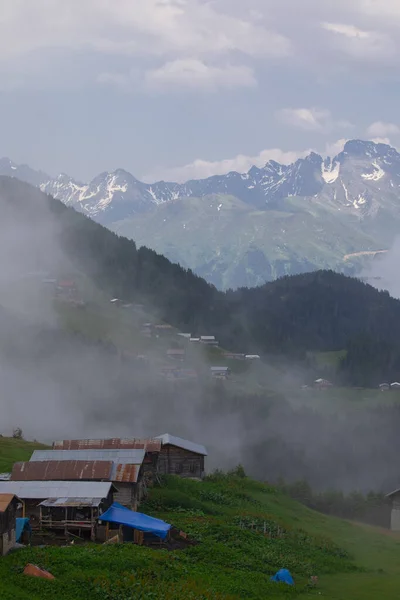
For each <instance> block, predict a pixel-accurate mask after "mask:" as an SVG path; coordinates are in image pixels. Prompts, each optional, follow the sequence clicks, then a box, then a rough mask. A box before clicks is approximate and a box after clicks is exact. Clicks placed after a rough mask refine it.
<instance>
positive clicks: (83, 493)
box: [0, 481, 114, 528]
mask: <svg viewBox="0 0 400 600" xmlns="http://www.w3.org/2000/svg"><path fill="white" fill-rule="evenodd" d="M113 491H114V488H113V484H112V483H111V482H108V481H101V482H97V481H0V494H13V495H15V496H18V498H20V499H21V504H22V507H21V512H22V515H20V516H22V517H29V518H30V521H31V524H32V525H33V526H35V525H38V526H40V525H41V521H40V519H41V516H42V513H41V507H40V504H41V503H42V502H43V501H45V500H49V499H52V500H55V499H57V500H59V501H60V502H61V503H64V504H66V503H68V504H69V505H70V506H71V507H72V506H75V507H77V506H80V505H85V506H87V507H91V506H92V505H93V504H94V503H97V504H98V506H99V507H100V508H104V509H106V508H108V506H110V505H111V504H112V502H113ZM65 515H66V513H65V511H63V512H62V514H61V515H60V521H62V522H64V521H70V520H73V519H70V516H71V515H67V517H68V518H66V516H65ZM75 516H76V518H77V520H78V523H75V525H76V527H77V528H82V527H83V526H82V523H81V522H80V521H79V519H80V517H79V516H78V515H75ZM62 526H63V527H64V524H63V525H62ZM68 527H69V528H73V527H74V525H73V524H72V523H68Z"/></svg>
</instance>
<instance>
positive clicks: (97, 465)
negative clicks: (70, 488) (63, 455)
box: [11, 460, 113, 481]
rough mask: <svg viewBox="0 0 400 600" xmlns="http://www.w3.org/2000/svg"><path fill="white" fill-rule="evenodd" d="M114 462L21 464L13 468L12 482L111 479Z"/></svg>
mask: <svg viewBox="0 0 400 600" xmlns="http://www.w3.org/2000/svg"><path fill="white" fill-rule="evenodd" d="M112 467H113V463H112V461H101V460H93V461H84V460H60V461H53V460H49V461H41V462H39V461H38V462H19V463H15V464H14V466H13V470H12V474H11V480H12V481H57V480H60V481H76V480H96V481H99V480H100V481H101V480H106V481H109V480H110V478H111V471H112Z"/></svg>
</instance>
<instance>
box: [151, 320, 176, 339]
mask: <svg viewBox="0 0 400 600" xmlns="http://www.w3.org/2000/svg"><path fill="white" fill-rule="evenodd" d="M173 332H174V328H173V327H172V325H167V324H166V323H165V324H160V325H155V326H154V333H155V335H156V337H160V336H162V337H167V336H170V335H171V334H172V333H173Z"/></svg>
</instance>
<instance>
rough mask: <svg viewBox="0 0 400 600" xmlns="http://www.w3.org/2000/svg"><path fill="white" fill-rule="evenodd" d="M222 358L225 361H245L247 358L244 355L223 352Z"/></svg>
mask: <svg viewBox="0 0 400 600" xmlns="http://www.w3.org/2000/svg"><path fill="white" fill-rule="evenodd" d="M223 357H224V358H226V359H227V360H245V359H246V358H247V356H246V355H245V354H238V353H235V352H224V353H223Z"/></svg>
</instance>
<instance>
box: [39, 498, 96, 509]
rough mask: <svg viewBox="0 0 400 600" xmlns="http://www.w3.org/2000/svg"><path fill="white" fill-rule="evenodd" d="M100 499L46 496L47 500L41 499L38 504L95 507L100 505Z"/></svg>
mask: <svg viewBox="0 0 400 600" xmlns="http://www.w3.org/2000/svg"><path fill="white" fill-rule="evenodd" d="M101 501H102V499H101V498H47V500H43V502H41V503H40V504H39V506H47V507H53V506H57V507H58V508H59V507H60V506H64V507H67V506H74V507H80V506H85V507H86V506H93V507H97V506H100V504H101Z"/></svg>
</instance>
